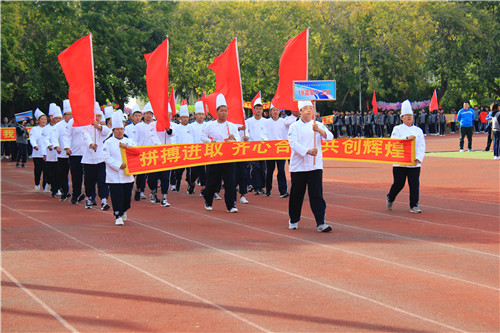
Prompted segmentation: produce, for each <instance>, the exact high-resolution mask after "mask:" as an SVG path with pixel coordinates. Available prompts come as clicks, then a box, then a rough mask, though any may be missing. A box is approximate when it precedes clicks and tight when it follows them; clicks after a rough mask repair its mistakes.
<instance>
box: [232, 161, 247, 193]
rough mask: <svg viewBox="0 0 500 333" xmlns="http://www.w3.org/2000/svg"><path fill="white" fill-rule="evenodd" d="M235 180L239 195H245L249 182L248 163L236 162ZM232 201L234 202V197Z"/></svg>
mask: <svg viewBox="0 0 500 333" xmlns="http://www.w3.org/2000/svg"><path fill="white" fill-rule="evenodd" d="M235 178H236V184H237V185H238V191H239V193H240V194H241V195H245V194H247V193H248V183H249V182H250V162H236V175H235ZM235 195H236V193H235ZM234 200H236V197H235V199H234Z"/></svg>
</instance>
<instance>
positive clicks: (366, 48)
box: [359, 46, 370, 113]
mask: <svg viewBox="0 0 500 333" xmlns="http://www.w3.org/2000/svg"><path fill="white" fill-rule="evenodd" d="M369 48H370V47H369V46H367V47H365V50H368V49H369ZM359 112H361V49H359ZM361 113H362V112H361Z"/></svg>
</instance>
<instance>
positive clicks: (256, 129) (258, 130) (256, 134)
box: [246, 117, 268, 141]
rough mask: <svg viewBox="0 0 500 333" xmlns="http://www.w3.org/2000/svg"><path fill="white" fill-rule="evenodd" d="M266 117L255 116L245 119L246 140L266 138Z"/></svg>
mask: <svg viewBox="0 0 500 333" xmlns="http://www.w3.org/2000/svg"><path fill="white" fill-rule="evenodd" d="M266 122H267V119H266V118H264V117H260V118H259V119H255V117H251V118H248V119H247V121H246V127H247V130H248V140H249V141H262V140H268V138H267V124H266Z"/></svg>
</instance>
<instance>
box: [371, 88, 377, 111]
mask: <svg viewBox="0 0 500 333" xmlns="http://www.w3.org/2000/svg"><path fill="white" fill-rule="evenodd" d="M372 107H373V114H377V113H378V109H377V97H376V96H375V91H374V92H373V98H372Z"/></svg>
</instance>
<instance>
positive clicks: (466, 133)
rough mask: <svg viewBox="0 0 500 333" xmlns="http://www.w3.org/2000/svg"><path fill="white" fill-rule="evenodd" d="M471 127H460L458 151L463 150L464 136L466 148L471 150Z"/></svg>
mask: <svg viewBox="0 0 500 333" xmlns="http://www.w3.org/2000/svg"><path fill="white" fill-rule="evenodd" d="M472 132H473V128H472V127H460V149H464V141H465V136H467V148H469V150H471V149H472Z"/></svg>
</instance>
